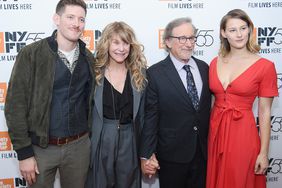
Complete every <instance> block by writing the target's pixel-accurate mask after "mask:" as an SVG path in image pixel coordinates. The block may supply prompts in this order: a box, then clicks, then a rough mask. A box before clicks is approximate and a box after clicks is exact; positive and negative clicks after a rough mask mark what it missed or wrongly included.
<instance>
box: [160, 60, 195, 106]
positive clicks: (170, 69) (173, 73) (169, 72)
mask: <svg viewBox="0 0 282 188" xmlns="http://www.w3.org/2000/svg"><path fill="white" fill-rule="evenodd" d="M164 73H165V74H166V76H167V78H168V79H169V80H170V81H171V83H172V84H173V85H174V87H175V88H176V89H177V91H178V93H179V94H180V95H181V96H182V98H183V99H184V100H185V101H186V102H187V103H189V105H192V102H191V100H190V98H189V96H188V94H187V91H186V89H185V87H184V85H183V83H182V81H181V79H180V76H179V74H178V72H177V70H176V69H175V66H174V65H173V63H172V61H171V59H170V57H169V55H168V56H167V58H166V59H165V60H164Z"/></svg>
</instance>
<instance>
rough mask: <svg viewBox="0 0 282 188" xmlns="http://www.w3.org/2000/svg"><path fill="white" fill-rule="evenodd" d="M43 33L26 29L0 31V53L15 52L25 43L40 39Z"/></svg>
mask: <svg viewBox="0 0 282 188" xmlns="http://www.w3.org/2000/svg"><path fill="white" fill-rule="evenodd" d="M44 34H45V33H43V32H39V33H37V32H28V31H12V32H0V53H11V52H13V51H14V52H16V53H17V52H19V51H20V49H22V48H23V47H24V46H26V45H27V44H29V43H32V42H35V41H38V40H40V39H42V38H43V35H44Z"/></svg>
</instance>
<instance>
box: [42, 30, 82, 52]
mask: <svg viewBox="0 0 282 188" xmlns="http://www.w3.org/2000/svg"><path fill="white" fill-rule="evenodd" d="M56 36H57V30H54V31H53V33H52V35H51V36H50V37H48V38H47V42H48V44H49V47H50V48H51V50H52V51H53V52H54V53H57V52H58V42H57V40H56ZM78 43H79V50H80V54H83V55H86V54H85V46H86V45H85V43H84V42H83V41H82V40H80V39H78Z"/></svg>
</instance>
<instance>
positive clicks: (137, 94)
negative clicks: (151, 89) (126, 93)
mask: <svg viewBox="0 0 282 188" xmlns="http://www.w3.org/2000/svg"><path fill="white" fill-rule="evenodd" d="M131 78H132V75H131V73H130V80H131ZM131 87H132V93H133V120H135V118H136V115H137V112H138V109H139V105H140V99H141V92H138V91H137V90H136V89H135V87H134V84H133V83H132V80H131Z"/></svg>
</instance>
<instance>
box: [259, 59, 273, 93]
mask: <svg viewBox="0 0 282 188" xmlns="http://www.w3.org/2000/svg"><path fill="white" fill-rule="evenodd" d="M266 64H267V66H266V67H265V69H264V73H263V75H262V80H261V82H260V84H259V93H258V96H260V97H274V96H278V88H277V74H276V70H275V66H274V63H272V62H270V61H268V62H267V63H266Z"/></svg>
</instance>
